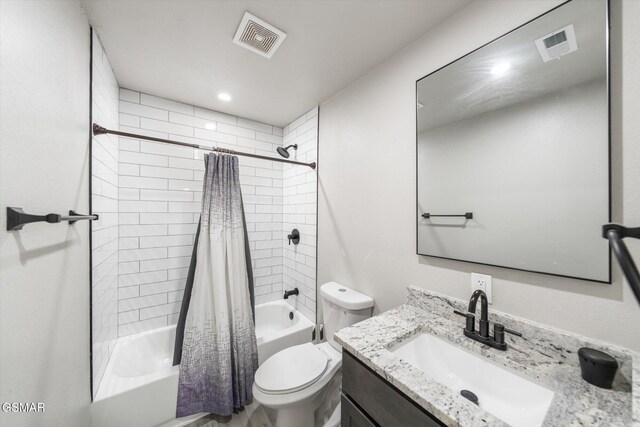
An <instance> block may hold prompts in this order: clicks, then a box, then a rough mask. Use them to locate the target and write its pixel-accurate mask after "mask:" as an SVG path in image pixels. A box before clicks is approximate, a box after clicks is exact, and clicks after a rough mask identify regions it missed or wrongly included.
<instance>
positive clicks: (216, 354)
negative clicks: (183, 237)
mask: <svg viewBox="0 0 640 427" xmlns="http://www.w3.org/2000/svg"><path fill="white" fill-rule="evenodd" d="M178 363H179V364H180V375H179V381H178V403H177V408H176V416H177V417H183V416H187V415H191V414H195V413H198V412H210V413H212V414H214V415H217V416H218V420H219V421H223V422H225V421H228V420H229V418H230V417H231V414H232V413H233V411H234V410H237V409H241V408H242V407H243V406H244V405H246V404H249V403H251V401H252V399H253V394H252V391H251V387H252V385H253V379H254V375H255V372H256V370H257V369H258V352H257V346H256V337H255V329H254V308H253V277H252V271H251V258H250V253H249V244H248V238H247V232H246V222H245V218H244V211H243V207H242V193H241V191H240V180H239V172H238V158H237V157H235V156H230V155H217V154H214V153H211V154H208V155H206V156H205V177H204V184H203V192H202V213H201V215H200V224H199V225H198V232H197V234H196V242H195V244H194V251H193V254H192V259H191V265H190V267H189V273H188V278H187V286H186V288H185V293H184V298H183V301H182V308H181V312H180V317H179V321H178V325H177V331H176V345H175V350H174V364H178Z"/></svg>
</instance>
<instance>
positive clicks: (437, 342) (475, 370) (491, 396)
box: [391, 333, 553, 427]
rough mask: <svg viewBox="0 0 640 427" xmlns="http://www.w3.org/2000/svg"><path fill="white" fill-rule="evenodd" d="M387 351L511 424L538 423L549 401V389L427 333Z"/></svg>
mask: <svg viewBox="0 0 640 427" xmlns="http://www.w3.org/2000/svg"><path fill="white" fill-rule="evenodd" d="M495 351H499V350H495ZM391 352H392V353H393V354H395V355H396V356H398V357H400V358H401V359H403V360H405V361H406V362H408V363H409V364H411V365H413V366H415V367H416V368H418V369H420V370H421V371H423V372H424V374H425V375H426V376H428V377H431V378H432V379H433V380H435V381H437V382H439V383H440V384H443V385H445V386H447V387H449V388H450V389H451V390H453V392H454V393H456V394H459V393H460V391H462V390H469V391H471V392H473V393H474V394H475V395H476V396H477V397H478V405H479V406H480V407H481V408H482V409H484V410H486V411H487V412H489V413H491V414H493V415H495V416H496V417H498V418H500V419H501V420H502V421H505V422H506V423H509V424H511V425H512V426H514V427H520V426H522V427H538V426H540V425H541V424H542V422H543V420H544V417H545V415H546V413H547V410H548V409H549V406H550V405H551V401H552V400H553V392H552V391H551V390H548V389H546V388H544V387H542V386H540V385H538V384H536V383H534V382H532V381H529V380H527V379H524V378H522V377H521V376H519V375H517V374H514V373H512V372H511V371H509V370H507V369H504V368H501V367H498V366H496V365H494V364H493V363H491V362H489V361H488V360H486V359H484V358H482V357H480V356H477V355H474V354H473V353H470V352H468V351H466V350H463V349H461V348H459V347H457V346H455V345H453V344H449V343H448V342H447V341H444V340H442V339H440V338H437V337H435V336H433V335H430V334H426V333H423V334H419V335H416V336H415V337H414V338H411V339H410V340H408V341H405V342H403V343H401V344H399V345H398V346H397V347H395V348H393V349H392V350H391Z"/></svg>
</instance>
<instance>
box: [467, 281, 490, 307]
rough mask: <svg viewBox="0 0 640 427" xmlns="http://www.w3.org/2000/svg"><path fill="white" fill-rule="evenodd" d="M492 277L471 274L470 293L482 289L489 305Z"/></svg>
mask: <svg viewBox="0 0 640 427" xmlns="http://www.w3.org/2000/svg"><path fill="white" fill-rule="evenodd" d="M491 282H492V277H491V276H489V275H488V274H480V273H471V292H473V291H475V290H476V289H482V290H483V291H484V293H485V294H487V300H488V302H489V304H493V291H492V286H491V285H492V283H491Z"/></svg>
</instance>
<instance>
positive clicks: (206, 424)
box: [183, 402, 276, 427]
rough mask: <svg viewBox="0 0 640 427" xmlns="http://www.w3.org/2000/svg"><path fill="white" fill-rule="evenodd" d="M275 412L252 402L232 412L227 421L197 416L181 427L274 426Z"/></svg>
mask: <svg viewBox="0 0 640 427" xmlns="http://www.w3.org/2000/svg"><path fill="white" fill-rule="evenodd" d="M275 418H276V412H275V411H274V410H272V409H269V408H265V407H264V406H262V405H261V404H259V403H257V402H254V403H252V404H251V405H249V406H246V407H245V410H244V411H242V412H239V413H237V414H234V415H233V417H232V418H231V421H229V422H228V423H219V422H217V421H215V420H214V419H213V418H212V417H211V416H205V417H202V418H199V419H197V420H195V421H193V422H191V423H189V424H186V425H184V426H183V427H218V426H220V427H275V425H276V424H275Z"/></svg>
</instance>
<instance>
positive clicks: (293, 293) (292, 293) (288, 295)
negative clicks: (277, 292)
mask: <svg viewBox="0 0 640 427" xmlns="http://www.w3.org/2000/svg"><path fill="white" fill-rule="evenodd" d="M299 293H300V291H298V288H293V290H292V291H284V299H287V298H289V297H290V296H291V295H298V294H299Z"/></svg>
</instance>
